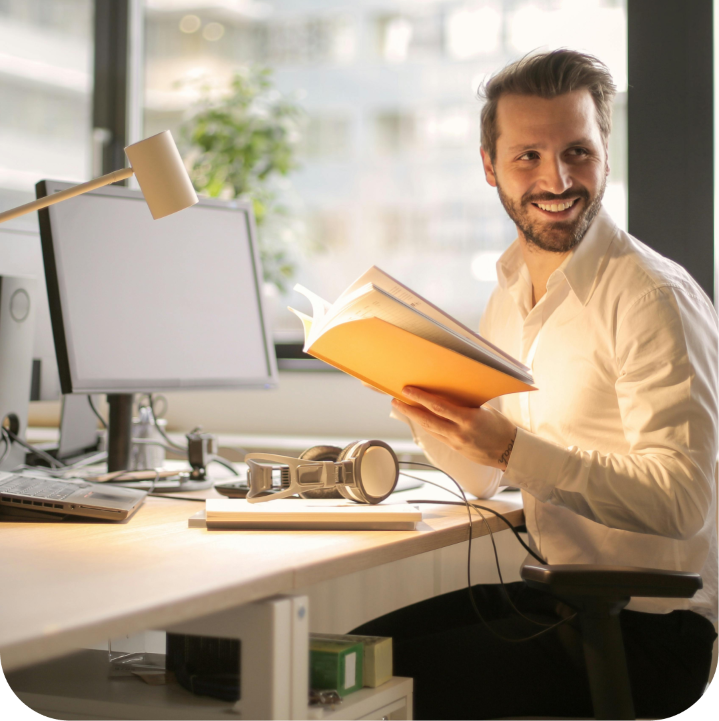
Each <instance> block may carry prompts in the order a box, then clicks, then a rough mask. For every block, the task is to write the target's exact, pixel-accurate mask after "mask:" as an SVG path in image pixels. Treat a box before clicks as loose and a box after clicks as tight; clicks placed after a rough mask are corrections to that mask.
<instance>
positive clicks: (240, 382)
mask: <svg viewBox="0 0 719 721" xmlns="http://www.w3.org/2000/svg"><path fill="white" fill-rule="evenodd" d="M71 187H74V184H73V183H67V182H64V181H59V180H41V181H40V182H38V183H37V185H36V192H37V196H38V198H41V197H45V196H46V195H49V194H53V193H57V192H59V191H61V190H66V189H68V188H71ZM88 194H89V195H102V196H110V197H119V198H123V199H132V200H141V201H142V202H144V197H143V195H142V192H141V191H139V190H133V189H130V188H125V187H123V186H107V187H104V188H99V189H97V190H93V191H90V193H88ZM198 205H200V206H205V207H218V208H222V209H224V210H232V211H235V210H236V211H238V212H241V213H243V215H244V218H245V223H246V224H247V237H248V242H249V244H250V254H251V258H252V274H253V277H254V281H255V292H256V294H257V301H258V308H259V312H260V316H261V329H262V335H263V347H264V349H265V363H266V368H267V371H268V372H267V376H265V377H261V378H229V379H221V380H218V379H210V380H207V379H197V378H195V379H182V381H181V382H180V383H172V382H167V381H166V380H161V381H158V380H152V381H150V382H149V383H123V382H116V383H114V382H110V383H107V382H103V383H100V384H97V383H88V382H87V381H83V380H80V379H76V378H73V374H72V370H71V363H70V354H69V350H68V345H67V336H66V330H65V317H64V313H63V304H62V297H61V291H60V280H59V276H58V268H57V261H56V253H55V250H56V247H55V238H54V237H53V232H52V223H51V219H50V208H43V209H42V210H39V211H38V219H39V226H40V242H41V247H42V256H43V264H44V266H45V281H46V285H47V296H48V303H49V307H50V320H51V323H52V332H53V338H54V341H55V354H56V356H57V366H58V373H59V376H60V388H61V390H62V393H64V394H68V393H154V392H158V391H167V392H170V391H185V390H232V389H245V390H256V389H264V388H276V387H277V385H278V371H277V360H276V356H275V349H274V343H273V339H272V334H271V331H270V327H269V323H268V315H267V311H266V307H265V298H264V294H263V292H262V287H263V278H262V266H261V264H260V257H259V250H258V247H257V227H256V224H255V217H254V212H253V209H252V204H251V203H249V202H245V201H241V200H218V199H216V198H200V200H199V203H198ZM188 210H190V211H191V209H188ZM183 212H186V211H183ZM153 222H154V221H153Z"/></svg>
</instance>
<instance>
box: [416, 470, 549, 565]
mask: <svg viewBox="0 0 719 721" xmlns="http://www.w3.org/2000/svg"><path fill="white" fill-rule="evenodd" d="M418 480H424V479H418ZM440 488H443V486H440ZM412 503H441V504H442V505H443V506H450V505H451V506H463V505H464V503H460V502H459V501H412ZM470 505H471V506H472V508H479V509H481V510H482V511H489V512H490V513H493V514H494V515H495V516H497V517H498V518H500V519H501V520H503V521H504V522H505V523H506V524H507V526H509V530H510V531H512V533H513V534H514V535H515V537H516V539H517V540H518V541H519V542H520V543H521V544H522V546H523V547H524V549H525V550H526V551H527V553H529V555H530V556H532V558H534V559H535V560H537V561H539V563H541V564H542V565H544V566H546V565H547V562H546V561H545V560H544V559H543V558H542V557H541V556H539V555H538V554H537V553H535V552H534V551H533V550H532V549H531V548H530V547H529V545H528V544H527V543H526V542H525V540H524V539H523V538H522V537H521V536H520V535H519V531H517V529H516V528H515V527H514V526H513V525H512V524H511V523H510V522H509V520H507V519H506V518H505V517H504V516H503V515H502V514H501V513H499V512H498V511H495V510H494V509H493V508H489V507H488V506H480V505H479V504H478V503H472V502H470Z"/></svg>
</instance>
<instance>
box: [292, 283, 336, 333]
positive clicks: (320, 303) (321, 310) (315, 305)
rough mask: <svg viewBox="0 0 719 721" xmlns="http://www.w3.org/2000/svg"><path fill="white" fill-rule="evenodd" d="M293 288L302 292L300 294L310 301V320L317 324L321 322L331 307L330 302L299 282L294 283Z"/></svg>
mask: <svg viewBox="0 0 719 721" xmlns="http://www.w3.org/2000/svg"><path fill="white" fill-rule="evenodd" d="M294 290H296V291H297V292H298V293H302V295H303V296H305V298H307V300H309V302H310V303H312V320H313V321H314V322H315V323H317V324H320V323H322V321H323V320H324V317H325V315H326V314H327V312H328V311H329V310H330V309H331V308H332V303H328V302H327V301H326V300H325V299H324V298H320V297H319V296H318V295H317V294H316V293H313V292H312V291H311V290H308V289H307V288H305V287H304V286H303V285H300V284H299V283H297V285H295V287H294Z"/></svg>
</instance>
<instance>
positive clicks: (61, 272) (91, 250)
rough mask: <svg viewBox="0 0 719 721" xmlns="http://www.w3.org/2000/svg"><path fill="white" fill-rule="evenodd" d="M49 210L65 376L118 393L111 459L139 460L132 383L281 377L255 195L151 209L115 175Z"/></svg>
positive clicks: (196, 385) (228, 382) (202, 384)
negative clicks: (166, 212)
mask: <svg viewBox="0 0 719 721" xmlns="http://www.w3.org/2000/svg"><path fill="white" fill-rule="evenodd" d="M68 187H71V186H70V184H68V183H63V182H59V181H51V180H46V181H41V183H39V184H38V195H39V196H42V195H44V194H51V193H55V192H58V191H61V190H65V189H66V188H68ZM39 217H40V236H41V241H42V251H43V261H44V266H45V278H46V283H47V292H48V301H49V305H50V317H51V320H52V328H53V336H54V339H55V350H56V354H57V363H58V370H59V375H60V386H61V389H62V392H63V393H107V394H108V402H109V403H110V429H109V443H108V453H109V456H108V467H109V468H110V470H120V469H122V468H126V467H127V463H128V461H129V453H130V443H131V437H130V435H131V422H132V421H131V403H132V394H134V393H138V392H142V393H152V392H156V391H172V390H187V389H231V388H247V389H250V388H252V389H254V388H272V387H275V386H276V385H277V367H276V359H275V354H274V348H273V345H272V339H271V337H270V333H269V331H268V327H267V321H266V316H265V313H264V311H263V303H262V270H261V267H260V263H259V257H258V253H257V247H256V241H255V225H254V217H253V213H252V209H251V206H250V205H249V204H247V203H242V202H239V201H222V200H215V199H203V200H200V202H199V203H198V204H197V205H195V206H193V207H191V208H188V209H186V210H183V211H182V212H181V213H177V214H175V215H170V216H167V217H166V218H162V219H160V220H153V218H152V216H151V215H150V211H149V209H148V207H147V204H146V203H145V201H144V199H143V197H142V193H140V192H139V191H134V190H130V189H127V188H123V187H117V186H110V187H107V188H101V189H99V190H95V191H93V192H90V193H86V194H85V195H81V196H78V197H77V198H73V199H71V200H67V201H65V202H64V203H58V204H56V205H53V206H51V207H49V208H46V209H44V210H42V211H40V212H39ZM128 399H129V400H128Z"/></svg>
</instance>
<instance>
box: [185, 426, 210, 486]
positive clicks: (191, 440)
mask: <svg viewBox="0 0 719 721" xmlns="http://www.w3.org/2000/svg"><path fill="white" fill-rule="evenodd" d="M185 438H187V460H188V461H189V463H190V465H191V466H192V470H191V471H190V480H191V481H204V480H205V476H206V475H207V464H208V463H209V462H210V461H211V460H212V456H215V455H217V436H216V435H214V434H212V433H201V432H200V431H199V430H197V431H192V433H188V434H187V435H186V436H185Z"/></svg>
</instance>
